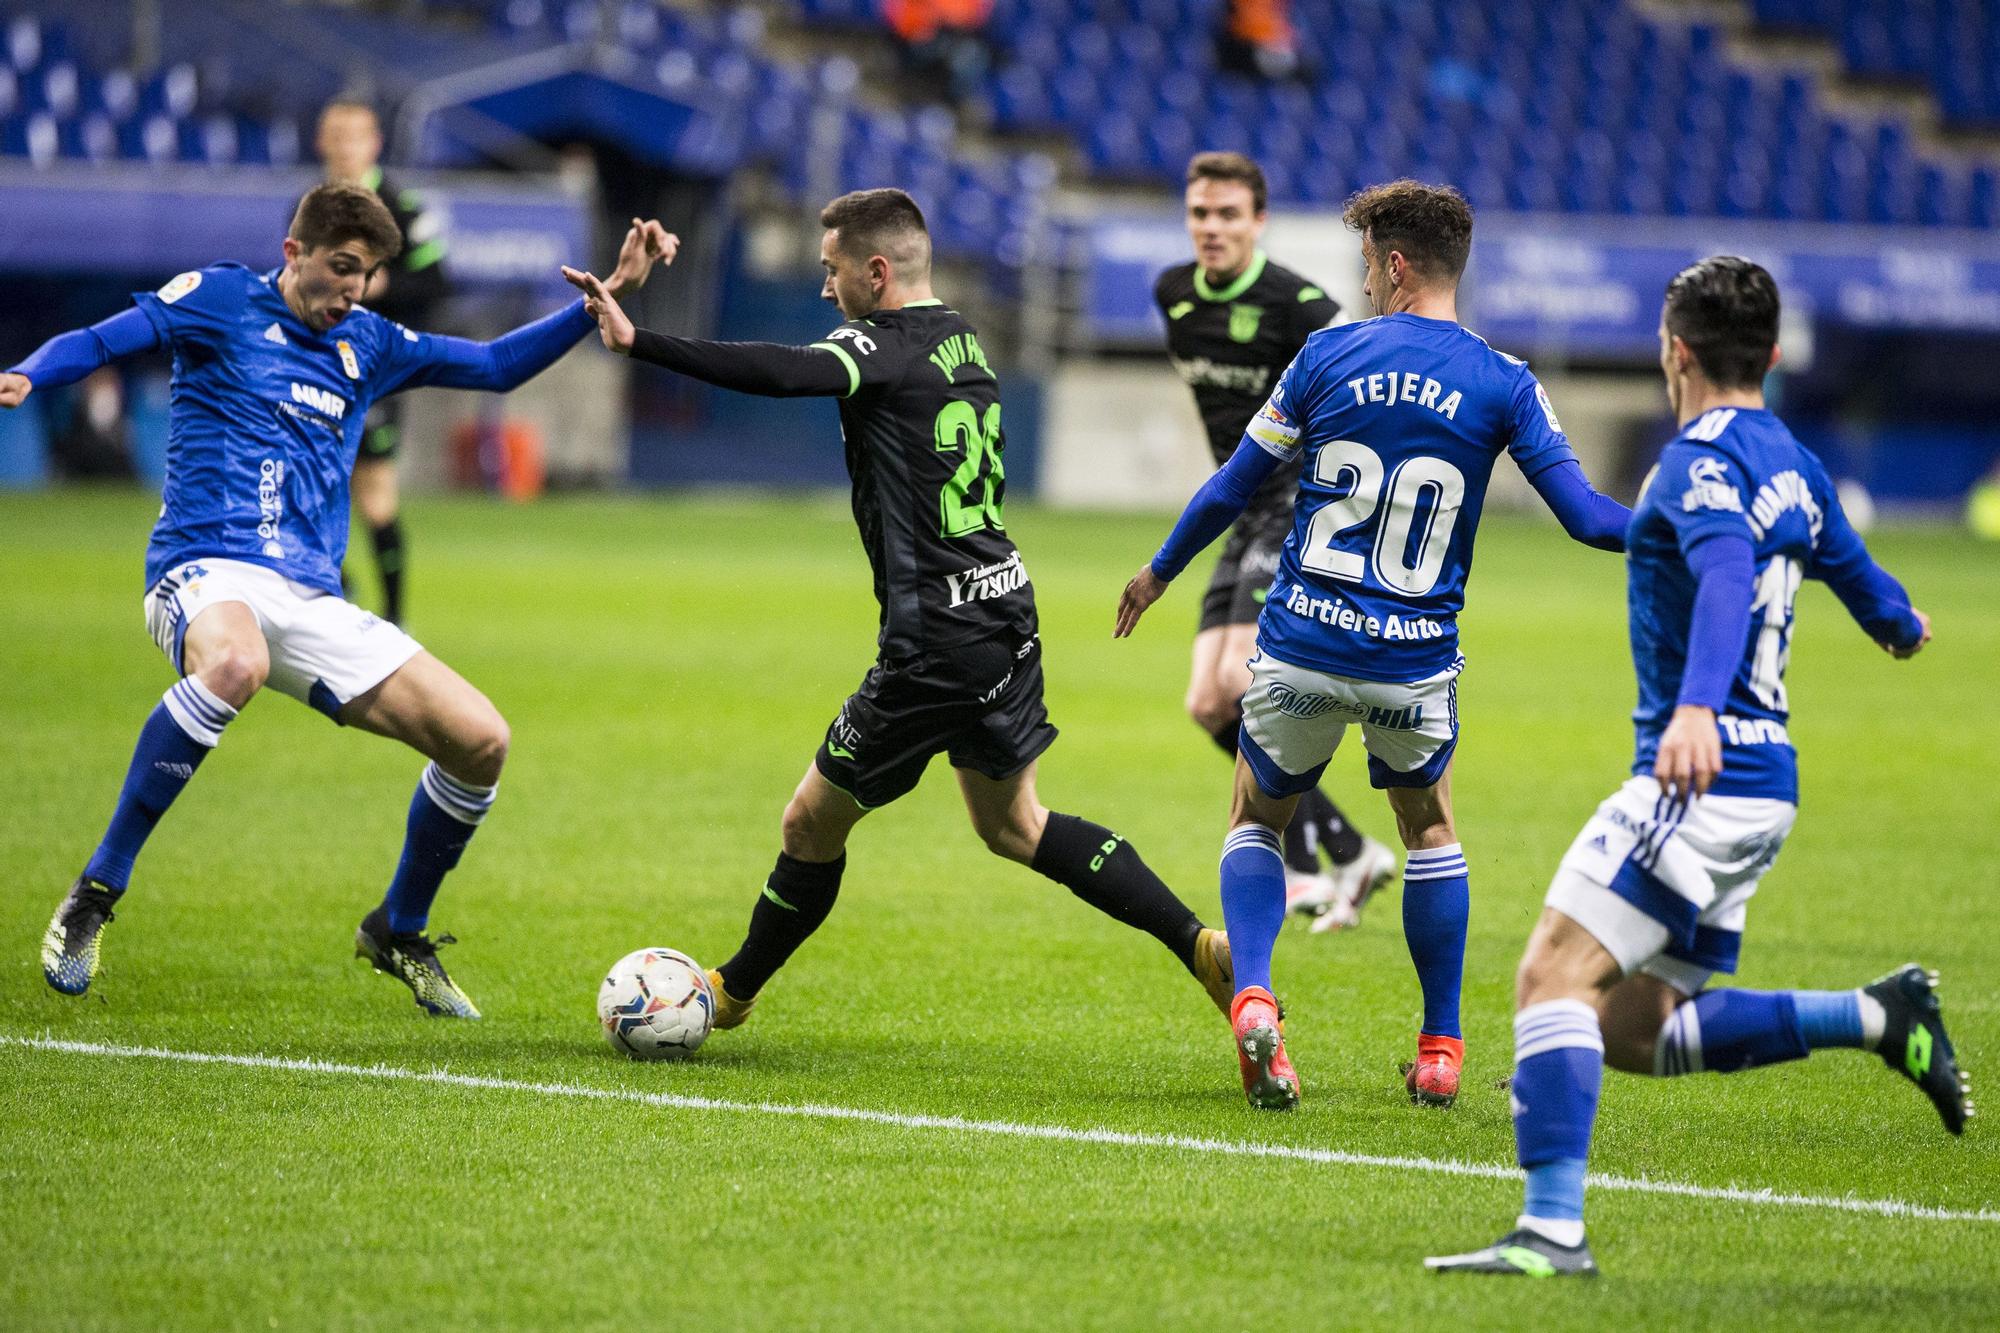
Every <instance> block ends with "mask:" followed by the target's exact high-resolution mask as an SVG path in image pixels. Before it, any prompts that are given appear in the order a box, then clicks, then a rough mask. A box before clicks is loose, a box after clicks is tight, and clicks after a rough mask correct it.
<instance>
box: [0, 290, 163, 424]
mask: <svg viewBox="0 0 2000 1333" xmlns="http://www.w3.org/2000/svg"><path fill="white" fill-rule="evenodd" d="M159 345H160V333H159V330H158V329H156V328H154V327H153V321H152V320H150V319H147V318H146V313H145V312H144V311H143V310H140V309H138V308H137V307H136V306H135V307H134V308H132V309H130V310H121V311H119V312H118V313H117V314H115V315H113V316H112V317H111V318H109V319H105V320H99V321H98V322H97V323H95V324H92V325H91V326H90V327H89V328H87V329H74V330H72V331H70V332H68V333H59V334H57V335H56V336H55V337H53V338H51V339H49V340H48V341H47V342H45V343H43V344H42V345H41V346H40V347H37V348H36V349H35V350H34V351H33V352H32V353H31V354H30V355H29V357H28V359H27V360H25V361H23V362H21V364H20V365H18V366H15V367H14V368H13V369H12V370H9V371H7V372H6V373H4V374H0V407H19V406H20V405H21V404H22V403H23V402H25V401H27V397H28V395H29V394H30V393H33V392H34V391H35V390H36V389H60V388H61V387H62V386H63V385H65V384H74V383H76V382H77V381H78V380H80V379H82V378H83V377H84V376H86V375H88V374H90V373H91V372H92V371H94V370H96V369H98V368H99V367H101V366H107V365H109V364H111V363H112V362H113V361H116V360H119V359H120V358H122V357H128V356H136V355H137V354H138V353H140V352H150V351H152V350H154V349H155V348H157V347H158V346H159Z"/></svg>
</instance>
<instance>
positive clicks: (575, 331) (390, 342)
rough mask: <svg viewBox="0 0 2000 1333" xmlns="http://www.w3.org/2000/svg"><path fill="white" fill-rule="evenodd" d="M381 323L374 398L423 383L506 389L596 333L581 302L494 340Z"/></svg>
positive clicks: (527, 378)
mask: <svg viewBox="0 0 2000 1333" xmlns="http://www.w3.org/2000/svg"><path fill="white" fill-rule="evenodd" d="M382 323H383V325H384V326H385V332H384V334H383V337H384V341H385V346H384V349H383V355H382V362H381V366H382V369H381V372H380V374H381V379H380V381H379V383H378V384H377V386H376V396H377V397H386V396H388V395H389V394H392V393H396V392H399V391H400V390H403V389H414V388H418V387H420V386H422V385H426V384H434V385H437V386H438V387H440V388H445V389H487V390H491V391H492V392H495V393H505V392H507V391H508V390H509V389H514V388H518V387H519V386H521V385H523V384H526V383H527V382H528V381H529V380H531V379H533V378H534V377H535V376H537V375H539V374H541V373H542V372H543V371H544V370H547V369H548V368H549V367H550V366H552V365H554V364H555V363H556V361H557V360H559V359H560V358H561V356H562V354H563V353H564V352H567V351H568V350H569V349H570V348H572V347H574V346H576V344H577V343H578V342H579V341H580V340H581V339H582V338H583V336H584V335H585V334H587V333H594V332H596V331H597V323H596V321H595V320H593V319H591V317H590V316H589V315H586V314H584V313H583V302H582V301H573V302H571V303H570V304H569V305H567V306H565V307H563V308H562V309H561V310H558V311H557V312H556V313H555V314H553V315H547V316H544V317H543V318H541V319H538V320H536V321H535V322H534V323H532V324H523V325H522V326H521V327H520V328H518V329H515V330H514V331H513V332H512V333H508V334H504V335H502V336H501V337H498V338H495V339H494V340H493V341H492V342H474V341H473V340H472V339H470V338H448V337H445V336H444V335H443V334H438V333H418V332H417V331H415V330H414V329H406V328H404V327H403V326H402V325H400V324H397V323H395V322H394V321H392V320H383V321H382Z"/></svg>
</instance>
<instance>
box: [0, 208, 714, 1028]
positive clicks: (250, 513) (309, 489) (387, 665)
mask: <svg viewBox="0 0 2000 1333" xmlns="http://www.w3.org/2000/svg"><path fill="white" fill-rule="evenodd" d="M401 245H402V237H401V235H400V233H399V232H398V231H397V228H396V223H395V219H394V218H393V217H391V216H390V214H389V210H388V209H387V208H385V207H384V206H383V204H382V201H381V200H380V199H378V198H377V197H376V196H375V194H374V192H373V191H371V190H366V189H361V188H358V187H355V186H349V185H323V186H321V187H319V188H318V189H315V190H313V191H312V192H311V193H310V194H308V195H307V196H306V197H305V199H304V201H303V202H301V203H300V205H299V208H298V212H297V213H296V214H295V215H294V217H293V219H292V224H291V228H290V232H289V234H288V235H287V236H286V238H285V241H284V256H285V262H284V266H283V267H281V268H276V269H272V270H270V271H269V272H265V273H257V272H254V271H252V270H250V269H247V268H244V267H243V266H242V265H240V264H216V265H214V266H212V267H209V268H205V269H200V270H197V271H194V272H190V273H183V274H181V275H180V276H179V277H177V278H175V279H174V280H173V281H171V282H169V283H168V284H167V285H166V286H164V287H162V288H161V289H160V290H159V291H158V292H145V293H141V294H140V295H139V296H138V297H136V298H135V308H134V309H131V310H127V311H125V312H123V313H122V314H118V315H114V316H112V317H111V318H110V319H107V320H104V321H102V322H101V323H98V324H94V325H92V326H91V327H89V328H87V329H80V330H77V331H76V332H72V333H65V334H63V335H61V336H59V337H56V338H53V339H51V340H50V341H48V342H47V343H44V344H43V345H42V346H41V347H40V348H38V349H37V350H36V351H35V352H34V354H33V355H31V356H29V357H28V359H27V360H25V361H23V362H21V363H20V364H19V365H17V366H15V367H14V368H13V369H12V370H10V371H8V372H6V373H5V374H0V407H17V406H19V405H20V403H21V402H22V401H23V400H24V399H25V398H26V397H27V396H28V394H29V393H30V392H31V391H33V390H35V389H49V388H56V387H58V386H61V385H65V384H71V383H74V382H75V381H77V380H79V379H82V378H83V377H84V376H85V375H87V374H89V373H90V372H91V371H93V370H95V369H97V368H98V367H99V366H102V365H105V364H106V363H108V362H111V361H115V360H118V359H120V358H123V357H129V356H135V355H138V354H139V353H142V352H149V351H153V350H156V349H171V350H172V352H173V357H174V373H173V386H172V397H171V400H170V403H171V405H170V408H169V418H168V437H167V481H166V493H165V497H164V500H165V502H164V503H163V504H162V505H161V508H160V517H159V521H158V522H157V523H156V524H155V525H154V527H153V536H152V542H151V544H150V545H149V547H148V548H147V552H146V599H145V610H146V626H147V629H148V630H149V631H150V632H151V634H152V636H153V639H154V641H155V642H157V643H158V644H159V646H160V650H161V651H162V652H164V653H165V654H166V655H167V658H168V660H169V661H170V662H172V663H173V666H174V670H175V671H176V672H177V673H178V675H179V677H180V679H179V680H177V681H176V682H175V684H174V685H173V687H172V688H170V689H169V690H168V691H167V692H166V695H165V697H164V698H163V699H162V700H161V701H160V703H159V704H158V706H156V707H155V708H154V709H153V712H152V715H151V716H150V717H148V718H147V719H146V722H145V725H144V726H143V727H142V728H141V730H140V732H139V742H138V746H137V748H136V749H135V751H134V752H133V755H132V763H131V767H130V768H129V769H128V771H127V772H126V775H125V785H124V789H123V790H122V791H121V792H120V793H119V796H118V803H117V806H116V808H115V809H114V811H113V812H112V816H111V823H110V827H109V828H108V829H107V830H106V831H105V834H104V839H103V841H102V842H101V843H99V844H98V848H97V851H96V853H95V854H94V855H92V856H91V858H90V860H89V863H88V864H86V865H85V866H84V868H83V873H82V874H81V875H79V876H78V877H77V879H76V882H75V884H74V885H72V886H71V888H70V891H69V894H68V896H67V897H65V898H64V899H63V901H62V904H61V905H60V906H59V907H58V908H57V909H56V914H55V917H54V919H53V920H51V921H50V923H49V928H48V933H47V934H46V935H45V936H44V937H43V940H42V973H43V976H44V977H45V978H47V980H48V983H49V985H51V986H53V987H54V988H55V989H56V990H58V991H61V992H62V993H63V994H65V995H81V994H83V993H84V992H85V991H86V990H88V989H89V987H90V982H91V978H92V977H94V976H95V975H96V973H97V965H98V958H99V953H100V948H101V944H102V938H103V930H104V926H105V924H106V923H107V922H109V921H110V920H111V919H112V912H113V909H114V908H115V907H116V906H117V905H118V903H119V901H120V900H121V898H122V897H123V895H124V893H125V891H126V888H127V887H128V886H129V884H130V881H131V876H132V866H133V862H134V861H135V860H136V859H137V857H138V855H139V850H140V848H141V847H143V846H144V845H145V842H146V838H147V837H148V835H150V834H151V833H152V831H153V828H154V826H155V825H157V824H158V823H159V821H160V818H161V816H163V815H165V814H166V812H167V809H168V807H169V806H171V805H172V804H173V802H174V799H175V798H176V797H177V796H179V795H180V793H181V789H182V788H184V787H185V786H187V784H188V782H189V781H190V780H191V779H192V778H193V777H194V774H195V770H196V769H197V768H199V767H200V766H201V764H202V761H203V760H205V759H206V758H207V757H208V753H209V751H210V750H212V749H214V748H215V746H216V745H217V744H218V743H219V742H220V741H221V739H222V733H223V731H224V729H225V728H227V727H228V725H229V724H230V723H231V722H233V721H234V720H235V719H236V716H237V714H238V713H239V712H240V711H241V710H242V709H243V708H244V707H245V706H247V705H248V704H249V702H250V700H251V698H252V697H253V696H254V695H255V694H256V693H257V692H258V691H259V690H260V689H262V688H263V687H264V686H265V685H267V684H268V685H270V686H272V687H274V688H276V689H278V690H280V691H282V692H283V693H285V694H289V695H291V696H292V697H293V698H295V699H298V700H299V701H300V702H302V703H308V704H311V705H312V706H313V707H314V708H317V709H319V710H320V711H321V712H323V713H325V714H326V715H327V716H328V717H330V718H332V719H333V720H334V721H335V722H337V723H339V724H340V725H342V726H352V727H358V728H360V729H361V730H363V731H369V732H373V733H375V734H376V735H378V736H388V737H391V738H392V739H395V740H399V741H402V742H404V743H405V744H407V745H409V746H411V747H412V748H413V749H415V750H417V751H418V752H419V753H421V754H423V755H424V756H425V757H426V758H428V759H429V760H430V761H431V762H430V764H429V765H428V766H427V767H426V768H425V769H424V771H423V776H422V778H421V780H420V781H419V782H418V784H417V789H416V794H415V795H414V796H413V797H412V798H411V801H410V814H409V824H408V832H407V838H406V841H405V842H404V845H403V855H402V860H401V862H400V864H399V865H398V866H397V867H396V872H395V875H394V878H393V879H392V880H391V881H390V884H389V889H388V893H387V895H386V897H385V898H384V899H383V902H382V904H381V906H379V907H377V908H376V909H375V910H374V911H372V912H370V913H369V914H368V915H367V917H366V918H365V919H364V920H363V921H362V923H361V926H360V928H359V930H358V931H357V933H356V936H355V944H356V952H357V954H358V955H359V956H362V957H366V958H367V959H369V961H370V962H372V963H373V964H374V966H375V967H376V968H377V969H378V970H380V971H383V972H386V973H388V974H390V975H391V976H394V977H396V978H397V979H398V980H400V981H402V982H403V983H404V984H405V985H407V986H408V987H409V988H410V990H411V992H412V993H413V994H414V995H415V997H416V1002H417V1004H418V1005H419V1006H421V1007H422V1008H424V1009H425V1010H427V1011H428V1012H430V1013H434V1014H446V1015H451V1016H455V1017H460V1018H477V1017H478V1016H479V1011H478V1009H477V1008H476V1007H474V1005H473V1003H472V1001H471V1000H470V999H468V998H467V997H466V995H465V992H464V991H463V990H461V989H460V988H459V987H458V986H457V985H456V984H454V983H453V981H452V980H451V978H450V976H449V975H448V974H447V973H446V972H445V969H444V968H443V966H442V965H440V964H439V962H438V958H437V947H436V946H437V944H438V943H443V942H444V940H439V941H435V942H434V941H432V940H431V939H430V938H429V936H427V935H426V934H425V933H424V927H425V924H426V921H427V919H428V916H429V913H430V907H431V901H432V899H433V898H434V897H435V896H436V894H437V891H438V886H439V885H440V883H441V882H442V881H443V879H444V876H445V874H446V872H448V871H449V870H451V869H452V867H454V866H455V865H457V864H458V859H459V857H460V855H461V854H462V853H463V852H464V851H465V846H466V843H467V842H468V841H470V840H471V838H472V835H473V832H474V831H475V830H476V829H477V828H478V827H479V823H480V821H481V820H483V819H484V818H485V817H486V812H487V810H488V808H489V807H490V806H491V805H492V804H493V797H494V791H495V789H496V786H497V784H498V782H499V780H500V768H501V764H502V763H503V761H504V760H505V759H506V756H507V744H508V732H507V724H506V722H505V721H504V720H503V719H502V718H501V716H500V713H499V712H498V710H496V709H495V708H494V707H493V705H492V704H491V703H490V702H488V700H487V698H486V696H485V695H483V694H481V693H480V692H479V691H478V690H477V689H475V688H473V687H472V686H471V685H470V684H468V683H467V682H466V681H465V679H464V678H463V677H461V676H460V675H458V673H457V672H455V671H453V670H452V669H451V668H450V667H448V666H446V665H445V664H444V663H442V662H440V661H439V660H438V659H437V658H435V657H433V656H431V655H430V654H429V653H427V652H425V651H424V650H423V649H422V648H421V647H420V646H419V645H418V644H417V642H416V640H414V639H412V638H411V637H410V636H409V635H407V634H405V633H403V631H402V630H400V629H398V628H397V627H396V626H395V625H393V624H390V623H389V622H387V621H384V620H380V619H378V618H376V617H375V616H373V615H371V614H369V613H368V612H366V611H363V610H362V609H361V608H359V607H357V606H355V605H353V604H352V603H349V602H347V601H345V600H343V599H342V597H341V595H340V562H341V557H342V555H343V554H344V553H345V552H346V549H347V523H348V479H349V476H350V475H351V473H352V472H353V469H354V456H355V450H356V449H357V448H358V446H359V443H360V436H361V430H362V422H363V419H364V418H365V417H366V416H367V414H368V408H369V405H370V404H372V403H373V402H375V401H376V400H377V399H379V398H382V397H384V396H386V395H388V394H392V393H397V392H400V391H402V390H404V389H412V388H415V387H417V386H419V385H424V384H437V385H443V386H446V387H450V388H460V389H490V390H494V391H496V392H505V391H507V390H509V389H512V388H514V387H515V386H517V385H519V384H522V383H524V382H525V381H527V380H528V379H530V378H532V377H533V376H534V375H536V374H538V373H539V372H540V371H541V370H543V369H544V368H545V367H547V366H548V365H550V364H551V363H552V362H554V361H555V360H556V359H557V358H558V357H560V356H561V355H562V354H563V353H564V352H566V351H568V350H569V348H570V347H571V346H573V345H574V344H575V343H576V342H577V341H578V340H579V339H580V338H582V337H583V336H584V335H585V334H587V333H590V332H592V331H594V330H595V328H596V323H595V321H593V320H592V319H591V318H590V317H589V316H588V315H586V314H585V313H584V310H583V302H581V301H577V302H574V303H572V304H570V305H569V306H568V307H566V308H565V309H563V310H561V311H559V312H557V313H556V314H553V315H550V316H548V317H547V318H545V319H541V320H538V321H536V322H534V323H532V324H528V325H525V326H524V327H522V328H519V329H516V330H514V331H513V332H512V333H509V334H507V335H506V336H504V337H502V338H498V339H496V340H494V341H492V342H472V341H468V340H466V339H462V338H445V337H439V336H436V335H434V334H427V333H419V332H416V331H415V330H412V329H406V328H404V327H403V326H402V325H400V324H397V323H394V322H392V321H390V320H387V319H384V318H382V317H381V316H379V315H376V314H374V313H373V312H372V311H369V310H367V309H365V308H363V307H362V306H361V305H360V304H359V302H360V300H361V294H362V292H363V291H364V290H365V289H366V287H367V284H368V280H369V277H370V275H372V274H373V273H374V272H375V271H376V270H378V269H379V268H380V267H381V266H382V265H383V264H384V263H386V262H388V261H389V260H390V259H393V258H394V257H395V255H396V252H397V250H398V249H399V248H400V247H401ZM673 246H674V242H673V238H671V237H670V236H668V235H667V233H666V232H665V231H664V230H662V229H661V228H660V225H659V224H658V223H657V222H649V223H645V224H642V225H635V226H634V227H633V229H632V231H631V232H630V233H628V234H627V236H626V238H625V244H624V247H623V249H622V250H621V251H620V254H619V258H618V267H617V270H616V272H615V274H614V275H613V278H612V282H613V284H614V285H616V286H618V287H620V288H625V289H630V288H632V287H636V286H638V285H639V284H640V283H641V282H643V281H644V280H645V277H646V275H647V273H648V272H650V270H651V268H652V265H653V264H654V262H656V261H657V260H659V259H662V258H670V257H671V254H672V250H673ZM445 938H446V939H448V938H449V937H445Z"/></svg>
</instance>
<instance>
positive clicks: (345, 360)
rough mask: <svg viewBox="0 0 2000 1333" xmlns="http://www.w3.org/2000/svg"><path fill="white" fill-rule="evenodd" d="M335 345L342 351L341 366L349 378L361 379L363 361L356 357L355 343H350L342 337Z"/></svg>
mask: <svg viewBox="0 0 2000 1333" xmlns="http://www.w3.org/2000/svg"><path fill="white" fill-rule="evenodd" d="M334 347H335V348H337V349H338V350H339V352H340V368H341V369H342V370H344V371H346V372H347V378H349V379H351V380H358V379H360V378H361V363H360V362H359V361H357V360H355V358H354V346H353V344H351V343H349V342H348V341H347V339H345V338H342V339H341V340H340V341H339V342H337V343H335V344H334Z"/></svg>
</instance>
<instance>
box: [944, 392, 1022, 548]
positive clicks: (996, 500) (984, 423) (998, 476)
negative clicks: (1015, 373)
mask: <svg viewBox="0 0 2000 1333" xmlns="http://www.w3.org/2000/svg"><path fill="white" fill-rule="evenodd" d="M937 449H938V452H939V453H941V454H949V453H956V452H958V451H959V450H961V449H963V450H964V451H965V461H964V462H962V463H960V464H959V465H958V468H957V470H956V471H954V472H953V473H952V474H951V477H950V479H949V480H947V481H946V482H945V484H944V491H943V493H942V494H941V495H939V496H938V513H939V517H940V520H941V524H940V530H941V531H942V532H943V533H944V535H945V536H947V537H964V536H967V535H969V534H971V533H975V532H977V531H979V530H980V529H981V528H992V529H993V530H994V531H995V532H1005V531H1006V530H1007V525H1006V524H1005V523H1003V522H1002V521H1001V519H1000V496H1001V485H1000V484H1001V482H1003V481H1005V480H1006V478H1007V469H1006V467H1005V465H1004V464H1002V463H1001V461H1000V404H998V403H994V404H993V405H992V406H990V407H988V408H987V409H986V416H985V418H984V419H981V417H980V415H979V409H978V408H976V407H974V406H973V405H972V404H971V403H968V402H966V401H965V400H964V399H963V398H954V399H952V400H951V401H950V402H948V403H946V404H945V405H944V410H943V411H942V412H940V413H938V416H937Z"/></svg>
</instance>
